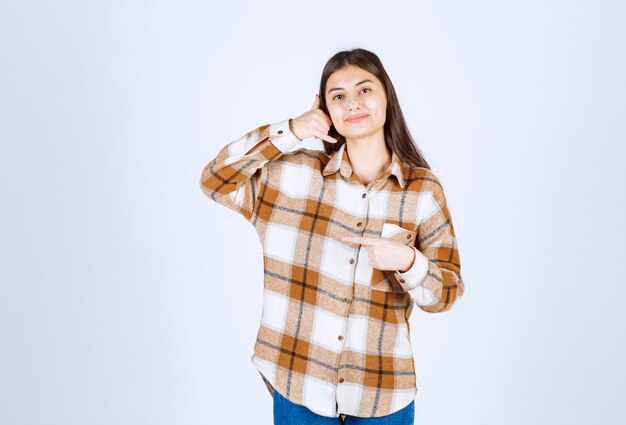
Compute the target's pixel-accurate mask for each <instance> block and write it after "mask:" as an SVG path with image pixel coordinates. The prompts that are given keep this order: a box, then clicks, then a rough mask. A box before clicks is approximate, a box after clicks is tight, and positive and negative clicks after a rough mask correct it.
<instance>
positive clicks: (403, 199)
mask: <svg viewBox="0 0 626 425" xmlns="http://www.w3.org/2000/svg"><path fill="white" fill-rule="evenodd" d="M309 137H316V138H318V139H321V140H322V141H323V143H324V151H317V150H309V149H305V148H298V144H299V143H300V142H301V141H302V140H303V139H306V138H309ZM201 187H202V190H203V192H204V193H205V194H206V195H207V196H208V197H209V198H211V199H213V200H214V201H216V202H219V203H220V204H222V205H224V206H226V207H228V208H230V209H233V210H235V211H237V212H238V213H240V214H242V215H243V216H244V217H245V218H246V219H247V220H248V221H249V222H250V223H251V224H252V225H253V226H254V228H255V230H256V231H257V233H258V235H259V237H260V239H261V244H262V246H263V260H264V270H265V278H264V292H263V311H262V317H261V324H260V328H259V332H258V335H257V339H256V342H255V345H254V352H253V353H252V357H251V359H252V362H253V364H254V365H255V366H256V368H257V369H258V371H259V373H260V374H261V377H262V378H263V380H264V382H265V384H266V385H267V388H268V390H269V392H270V394H272V395H273V400H274V406H273V409H274V423H275V424H287V423H288V424H300V423H302V424H305V423H306V424H309V423H315V424H317V423H319V424H341V423H346V424H356V423H360V424H412V423H413V415H414V398H415V395H416V392H417V386H416V379H415V368H414V359H413V351H412V347H411V340H410V329H409V322H408V319H409V317H410V314H411V311H412V310H413V305H414V304H416V305H417V306H418V307H419V308H420V309H421V310H423V311H425V312H428V313H438V312H444V311H447V310H450V309H451V308H452V307H453V306H454V305H456V301H458V300H459V298H460V297H461V296H462V294H463V291H464V283H463V280H462V278H461V274H460V260H459V252H458V247H457V241H456V237H455V233H454V229H453V226H452V221H451V216H450V212H449V210H448V207H447V204H446V198H445V196H444V192H443V188H442V185H441V183H440V181H439V179H438V178H437V176H436V175H435V174H434V173H433V172H432V171H431V170H430V167H429V166H428V163H427V162H426V160H425V159H424V158H423V157H422V154H421V153H420V151H419V149H418V148H417V147H416V146H415V144H414V142H413V140H412V138H411V135H410V134H409V131H408V129H407V127H406V123H405V121H404V118H403V115H402V111H401V109H400V105H399V103H398V99H397V96H396V93H395V90H394V87H393V84H392V83H391V80H390V79H389V76H388V75H387V73H386V71H385V69H384V68H383V65H382V63H381V62H380V60H379V58H378V57H377V56H376V55H375V54H374V53H372V52H369V51H367V50H364V49H354V50H350V51H342V52H339V53H337V54H335V55H334V56H333V57H332V58H330V60H329V61H328V62H327V63H326V65H325V67H324V70H323V73H322V78H321V83H320V89H319V95H316V98H315V101H314V103H313V106H312V107H311V109H310V110H308V111H306V112H304V113H303V114H301V115H300V116H298V117H296V118H293V119H292V118H288V119H285V120H283V121H281V122H277V123H274V124H265V125H262V126H260V127H257V128H255V129H254V130H251V131H249V132H248V133H246V134H244V135H243V136H242V137H241V138H239V139H238V140H235V141H233V142H231V143H229V144H228V145H226V146H224V147H223V148H222V149H221V150H220V151H219V153H218V155H217V157H216V158H214V159H213V160H212V161H210V162H209V163H208V164H207V165H206V167H205V168H204V170H203V172H202V177H201ZM244 261H245V260H242V262H244Z"/></svg>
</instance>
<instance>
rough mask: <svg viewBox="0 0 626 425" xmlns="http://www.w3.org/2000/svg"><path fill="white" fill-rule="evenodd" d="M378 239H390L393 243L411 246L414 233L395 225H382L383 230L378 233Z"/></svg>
mask: <svg viewBox="0 0 626 425" xmlns="http://www.w3.org/2000/svg"><path fill="white" fill-rule="evenodd" d="M380 237H381V238H386V239H391V240H392V241H394V242H400V243H402V244H405V245H413V239H414V238H415V232H414V231H411V230H407V229H405V228H404V227H401V226H398V225H397V224H393V223H383V229H382V231H381V232H380Z"/></svg>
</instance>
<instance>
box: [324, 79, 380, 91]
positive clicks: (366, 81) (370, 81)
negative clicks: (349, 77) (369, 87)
mask: <svg viewBox="0 0 626 425" xmlns="http://www.w3.org/2000/svg"><path fill="white" fill-rule="evenodd" d="M363 83H373V81H372V80H370V79H369V78H366V79H365V80H363V81H359V82H358V83H356V84H355V85H354V87H356V86H358V85H359V84H363ZM335 90H343V87H335V88H332V89H330V90H328V91H327V92H326V94H329V93H330V92H331V91H335Z"/></svg>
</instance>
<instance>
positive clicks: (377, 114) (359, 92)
mask: <svg viewBox="0 0 626 425" xmlns="http://www.w3.org/2000/svg"><path fill="white" fill-rule="evenodd" d="M324 96H325V99H326V105H327V108H328V112H329V115H330V118H331V119H332V121H333V125H334V126H335V129H336V130H337V132H339V134H341V135H342V136H344V137H345V138H346V140H348V139H358V138H363V137H368V136H371V135H374V134H376V133H377V132H383V125H384V124H385V120H386V118H387V96H386V95H385V90H384V88H383V85H382V84H381V82H380V81H379V80H378V79H377V78H376V77H375V76H374V75H373V74H371V73H369V72H367V71H365V70H363V69H361V68H359V67H357V66H354V65H348V66H346V67H344V68H342V69H339V70H337V71H335V72H333V73H332V74H331V75H330V77H329V78H328V80H327V82H326V93H325V94H324ZM358 115H366V116H365V118H363V119H360V120H351V119H350V118H351V117H353V116H358Z"/></svg>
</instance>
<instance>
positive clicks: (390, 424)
mask: <svg viewBox="0 0 626 425" xmlns="http://www.w3.org/2000/svg"><path fill="white" fill-rule="evenodd" d="M414 416H415V401H412V402H411V403H409V404H408V405H407V406H406V407H405V408H403V409H401V410H399V411H397V412H395V413H392V414H391V415H387V416H381V417H378V418H359V417H357V416H350V415H347V416H346V419H345V422H344V421H342V420H341V416H340V417H338V418H331V417H328V416H321V415H318V414H317V413H314V412H312V411H311V410H310V409H308V408H307V407H305V406H301V405H299V404H295V403H292V402H290V401H289V400H287V399H286V398H285V397H283V396H282V395H281V394H280V393H279V392H278V391H276V390H274V425H287V424H289V425H341V424H346V425H413V419H414Z"/></svg>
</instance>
